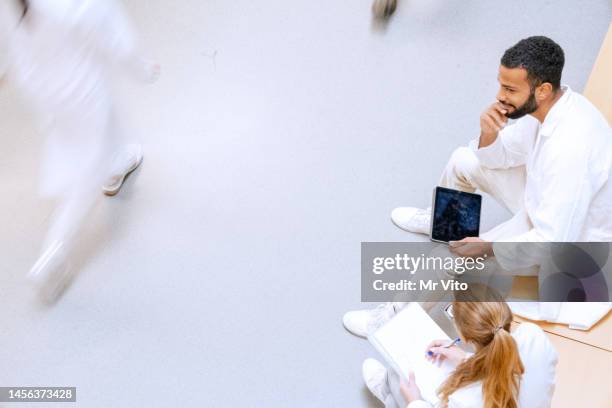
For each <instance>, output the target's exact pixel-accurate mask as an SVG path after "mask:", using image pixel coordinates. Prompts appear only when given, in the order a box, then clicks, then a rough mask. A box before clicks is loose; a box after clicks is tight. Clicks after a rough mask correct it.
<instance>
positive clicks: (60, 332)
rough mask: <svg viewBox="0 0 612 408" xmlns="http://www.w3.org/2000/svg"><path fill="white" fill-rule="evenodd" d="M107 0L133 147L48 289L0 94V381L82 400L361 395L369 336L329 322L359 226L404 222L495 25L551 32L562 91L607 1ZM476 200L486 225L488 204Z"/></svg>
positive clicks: (459, 134) (481, 75) (41, 216)
mask: <svg viewBox="0 0 612 408" xmlns="http://www.w3.org/2000/svg"><path fill="white" fill-rule="evenodd" d="M127 3H128V8H129V10H130V12H131V13H132V14H133V16H134V20H135V22H136V24H137V26H138V27H139V29H140V31H141V32H142V33H143V37H144V41H145V43H146V44H147V45H148V47H149V49H150V50H151V53H152V55H154V56H155V57H156V58H158V59H159V61H160V62H161V63H162V65H163V76H162V78H161V80H160V82H159V83H158V84H157V85H156V86H154V87H151V88H146V89H137V88H130V91H129V92H127V94H128V97H127V99H128V103H127V106H128V108H126V114H127V115H128V116H129V117H130V121H131V122H132V123H133V124H134V125H135V127H136V128H138V129H141V130H142V135H141V137H142V140H143V142H144V144H145V149H146V158H145V163H144V165H143V167H142V169H141V170H140V171H139V172H138V173H136V174H135V176H134V177H132V178H131V179H130V180H129V182H128V185H127V188H126V190H125V191H124V192H123V193H122V194H121V195H120V196H118V197H116V198H114V199H105V200H102V201H101V202H100V204H99V205H98V206H97V208H96V212H95V214H94V215H93V216H92V219H91V222H90V224H89V225H88V228H87V231H85V233H84V235H83V240H82V250H81V253H80V258H79V259H77V260H75V262H76V263H77V264H78V265H80V266H81V270H82V272H81V274H80V276H79V277H78V279H77V281H76V282H75V283H74V285H73V287H71V289H70V291H69V292H68V293H67V294H66V296H65V298H64V299H63V300H62V301H61V302H60V303H59V304H58V305H56V306H55V307H53V308H45V307H41V306H40V305H39V304H38V303H37V302H36V301H35V297H34V295H33V293H32V291H31V290H30V288H29V287H28V286H27V284H26V283H25V281H24V274H25V272H26V271H27V270H28V269H29V267H30V266H31V264H32V263H33V261H34V260H35V258H36V254H37V251H38V250H39V246H40V244H41V240H42V237H43V234H44V231H45V227H46V221H47V219H48V217H49V214H50V211H51V209H52V203H48V202H44V201H40V200H39V199H37V198H36V161H37V158H38V155H39V152H40V148H39V146H40V143H41V138H40V136H37V135H35V133H34V132H33V125H32V124H31V121H30V118H29V116H28V115H27V114H26V113H25V112H26V111H25V109H24V108H23V106H22V105H21V104H20V103H19V102H15V98H14V95H13V92H12V91H11V90H10V89H9V90H4V91H2V92H1V93H0V108H1V114H0V115H1V116H0V117H1V119H0V152H2V153H1V156H0V185H1V186H2V193H1V194H2V200H1V202H2V204H1V206H0V223H1V225H2V227H3V228H2V234H1V235H0V269H1V272H2V275H1V276H0V299H2V300H1V302H2V303H1V304H0V306H1V307H0V321H1V322H2V325H3V330H2V335H1V336H0V344H1V347H0V385H16V386H18V385H41V386H42V385H74V386H77V387H78V395H79V402H78V404H77V405H78V406H80V407H100V408H102V407H104V408H107V407H233V406H240V407H375V406H378V405H377V403H376V402H375V401H374V400H373V399H372V398H371V397H370V396H369V395H368V393H367V392H366V390H365V389H364V388H363V385H362V380H361V374H360V367H361V362H362V360H363V359H364V358H366V357H368V356H375V352H374V351H373V350H372V349H371V348H370V347H369V345H368V343H367V342H366V341H364V340H360V339H357V338H355V337H352V336H350V335H349V334H348V333H346V332H345V331H344V329H343V328H342V325H341V317H342V314H343V313H344V312H345V311H347V310H350V309H355V308H360V307H365V306H370V305H364V304H361V303H360V301H359V296H360V293H359V285H360V281H359V260H360V257H359V248H360V242H361V241H397V240H400V241H401V240H414V239H419V238H417V237H415V236H413V235H410V234H408V233H404V232H402V231H400V230H398V229H396V228H394V227H393V225H392V224H391V223H390V221H389V211H390V210H391V209H392V208H394V207H395V206H399V205H407V204H413V205H426V204H427V202H428V200H429V197H430V192H431V189H432V187H433V185H434V184H435V183H436V181H437V178H438V175H439V172H440V169H441V168H442V166H443V165H444V163H445V161H446V159H447V157H448V156H449V154H450V153H451V152H452V150H453V149H454V148H455V147H456V146H457V145H461V144H465V143H466V142H467V140H469V139H470V138H471V137H473V136H474V135H476V134H477V132H478V117H479V114H480V112H481V110H482V109H483V107H484V106H486V105H487V104H489V103H490V102H492V98H493V97H494V95H495V91H496V70H497V66H498V61H499V58H500V56H501V54H502V52H503V51H504V50H505V49H506V48H507V47H508V46H510V45H512V44H513V43H514V42H516V41H517V40H519V39H520V38H522V37H525V36H528V35H532V34H545V35H549V36H551V37H552V38H554V39H556V40H557V41H558V42H559V43H560V44H561V45H562V46H563V47H564V48H565V51H566V55H567V67H566V70H565V76H564V82H566V83H568V84H569V85H570V86H572V87H573V89H575V90H582V89H583V87H584V84H585V82H586V79H587V77H588V73H589V72H590V68H591V66H592V64H593V62H594V60H595V57H596V54H597V50H598V48H599V46H600V44H601V41H602V39H603V37H604V35H605V32H606V30H607V26H608V24H609V22H610V20H611V18H612V3H611V2H610V1H609V0H584V1H575V0H563V1H554V2H552V1H548V0H547V1H533V0H522V1H512V2H499V3H498V2H495V4H493V3H494V2H490V1H484V0H483V1H469V2H465V1H447V0H413V1H404V2H401V4H400V8H399V9H398V12H397V15H396V16H395V17H394V18H393V20H392V21H391V24H390V25H389V26H388V27H387V29H386V30H374V29H373V27H372V26H371V21H370V0H359V1H356V2H355V1H343V2H340V1H322V0H318V1H312V0H311V1H305V0H302V1H281V0H262V1H248V0H234V1H221V0H215V1H197V0H184V1H180V2H168V1H162V0H128V1H127ZM485 204H486V205H485V220H484V224H485V227H490V226H492V225H494V224H495V223H496V222H497V221H499V220H501V219H503V218H504V217H505V216H506V214H505V212H504V211H502V210H501V209H500V208H499V207H498V206H496V205H495V204H494V203H491V202H490V200H488V201H486V202H485ZM9 405H10V406H13V405H12V404H9ZM9 405H6V406H7V407H8V406H9ZM0 406H2V405H1V404H0ZM20 406H26V404H23V405H20ZM35 406H42V405H35Z"/></svg>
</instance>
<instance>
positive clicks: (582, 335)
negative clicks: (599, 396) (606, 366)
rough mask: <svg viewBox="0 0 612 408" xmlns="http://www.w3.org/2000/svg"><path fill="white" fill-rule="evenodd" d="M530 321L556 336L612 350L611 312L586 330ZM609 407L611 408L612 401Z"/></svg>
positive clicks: (521, 319) (520, 318)
mask: <svg viewBox="0 0 612 408" xmlns="http://www.w3.org/2000/svg"><path fill="white" fill-rule="evenodd" d="M514 320H515V321H516V322H523V321H530V320H528V319H525V318H522V317H520V316H516V315H515V316H514ZM532 323H535V324H537V325H538V326H540V327H541V328H542V329H543V330H544V331H546V332H548V333H552V334H556V335H558V336H562V337H565V338H568V339H571V340H575V341H578V342H581V343H584V344H587V345H589V346H593V347H597V348H600V349H602V350H606V351H609V352H612V313H608V315H607V316H606V317H604V318H603V319H602V320H600V321H599V322H598V323H597V324H596V325H595V326H593V327H591V329H590V330H587V331H584V330H574V329H570V328H569V327H568V326H567V325H565V324H558V323H548V322H532ZM611 370H612V367H611ZM611 375H612V371H611ZM611 381H612V380H611ZM610 407H611V408H612V403H611V405H610Z"/></svg>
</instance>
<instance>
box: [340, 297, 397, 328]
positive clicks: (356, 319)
mask: <svg viewBox="0 0 612 408" xmlns="http://www.w3.org/2000/svg"><path fill="white" fill-rule="evenodd" d="M396 313H397V310H396V308H395V307H394V304H393V303H391V302H388V303H383V304H382V305H378V306H377V307H376V308H374V309H369V310H354V311H352V312H346V313H345V314H344V316H343V317H342V323H343V324H344V327H345V328H346V330H348V331H349V332H351V333H353V334H354V335H355V336H359V337H368V335H370V334H371V333H372V332H374V331H376V329H378V328H379V327H380V326H382V325H383V324H385V323H386V322H388V321H389V319H391V318H392V317H393V316H395V314H396Z"/></svg>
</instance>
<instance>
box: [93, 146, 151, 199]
mask: <svg viewBox="0 0 612 408" xmlns="http://www.w3.org/2000/svg"><path fill="white" fill-rule="evenodd" d="M142 159H143V156H142V146H140V145H138V144H131V145H128V146H126V148H125V150H124V151H123V152H121V153H119V154H118V155H117V156H116V157H115V158H113V164H112V169H113V170H112V173H111V174H112V176H111V177H110V178H109V180H108V181H107V182H106V184H104V186H102V191H103V192H104V194H106V195H107V196H114V195H116V194H117V193H118V192H119V190H121V187H122V186H123V182H124V181H125V179H126V178H127V176H129V175H130V173H132V172H133V171H134V170H136V169H137V168H138V166H140V164H141V163H142Z"/></svg>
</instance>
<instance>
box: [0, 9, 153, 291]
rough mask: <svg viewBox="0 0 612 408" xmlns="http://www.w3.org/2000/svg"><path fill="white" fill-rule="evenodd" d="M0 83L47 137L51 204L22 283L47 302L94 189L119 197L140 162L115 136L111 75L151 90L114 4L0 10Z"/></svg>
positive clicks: (66, 268)
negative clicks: (121, 74)
mask: <svg viewBox="0 0 612 408" xmlns="http://www.w3.org/2000/svg"><path fill="white" fill-rule="evenodd" d="M0 7H1V9H0V17H1V18H2V21H0V48H1V50H0V51H1V52H0V56H3V58H2V60H0V70H1V71H0V77H2V76H4V75H5V74H6V78H7V79H8V80H9V81H11V82H12V83H13V84H14V85H15V86H16V88H17V89H18V90H19V91H20V92H21V94H22V95H23V97H24V98H25V100H26V102H27V103H28V105H29V107H30V108H31V110H32V113H33V114H34V116H35V118H36V120H37V124H38V125H39V127H40V130H41V131H42V132H43V134H44V136H45V142H44V143H45V145H44V149H43V151H44V153H43V157H42V159H41V163H40V164H41V166H40V169H41V185H40V193H41V195H42V196H43V197H50V198H55V199H56V200H58V203H59V204H58V207H57V209H56V212H55V214H54V217H53V219H52V221H51V225H50V228H49V230H48V233H47V235H46V238H45V241H44V244H43V248H42V251H41V255H40V257H39V259H38V261H36V262H35V264H34V266H33V267H32V269H31V270H30V273H29V275H28V276H29V278H30V279H31V280H32V281H33V282H34V283H35V284H36V285H37V286H38V287H39V289H40V291H41V294H42V295H43V296H44V297H45V298H46V300H48V301H53V300H56V299H57V298H58V297H59V296H60V295H61V293H62V292H63V289H64V287H65V285H66V284H67V283H68V281H69V277H70V276H71V270H70V256H71V253H72V251H73V249H74V246H75V242H76V240H77V236H78V233H79V231H80V229H81V227H82V225H83V224H84V222H85V221H86V219H87V216H88V214H89V213H90V210H91V209H92V207H93V205H94V203H95V202H96V199H97V198H98V197H99V196H100V189H101V188H102V191H103V192H104V193H105V194H107V195H114V194H117V193H118V192H119V190H120V188H121V186H122V184H123V181H124V180H125V177H126V176H127V175H128V174H129V173H130V172H132V171H134V170H135V169H136V168H137V167H138V166H139V165H140V163H141V162H142V157H143V156H142V149H141V146H140V145H139V144H137V143H133V142H132V143H131V142H130V141H129V139H127V138H126V136H125V135H123V134H122V132H121V122H120V120H119V117H118V116H119V112H117V110H116V109H115V104H114V102H113V99H114V98H113V95H112V92H111V84H112V80H111V78H112V75H111V73H112V72H113V71H115V70H116V69H117V68H120V69H121V70H125V71H127V72H129V73H130V74H131V75H132V76H134V77H135V78H138V79H139V80H141V81H144V82H154V81H155V80H156V79H157V77H158V76H159V66H158V65H156V64H153V63H150V62H147V61H146V60H144V59H143V58H141V57H140V54H139V51H138V48H137V44H136V40H135V35H134V33H133V30H132V27H131V24H130V23H129V21H128V19H127V17H126V15H125V13H124V11H123V9H122V7H121V4H119V3H118V2H117V1H116V0H14V1H13V2H6V1H4V0H3V1H2V5H1V6H0Z"/></svg>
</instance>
